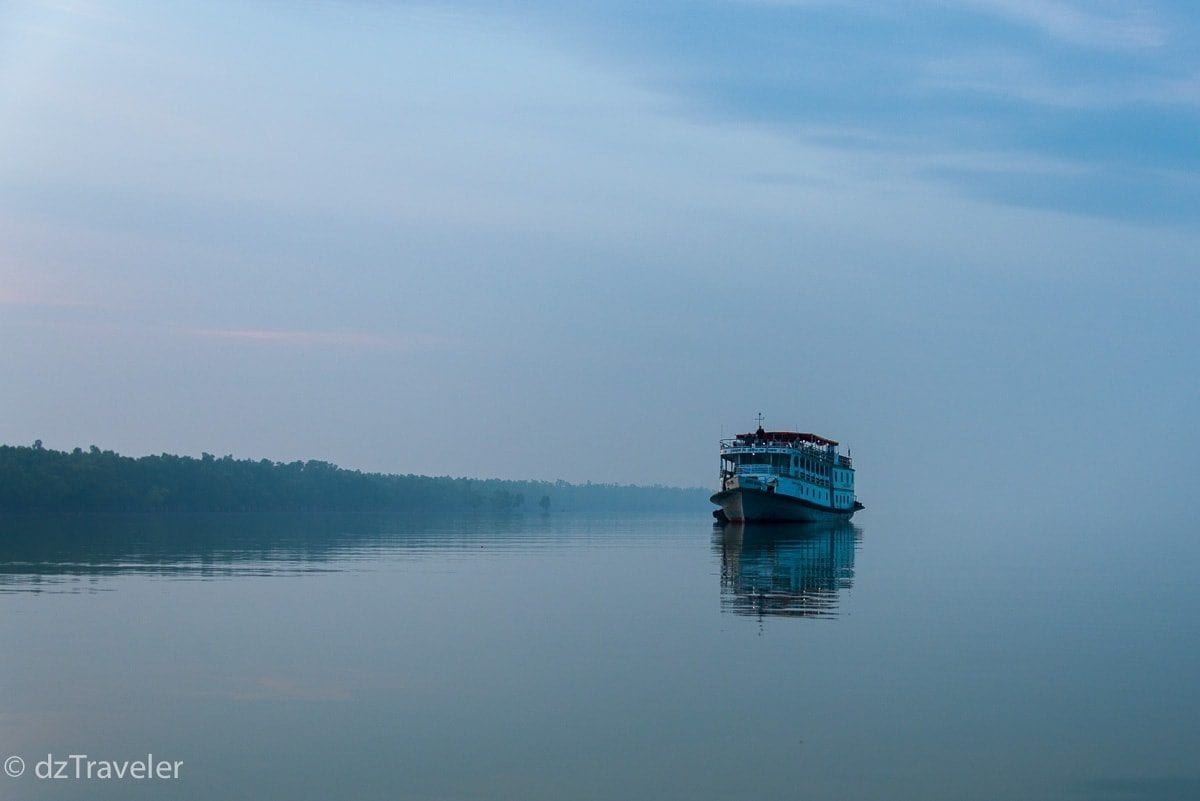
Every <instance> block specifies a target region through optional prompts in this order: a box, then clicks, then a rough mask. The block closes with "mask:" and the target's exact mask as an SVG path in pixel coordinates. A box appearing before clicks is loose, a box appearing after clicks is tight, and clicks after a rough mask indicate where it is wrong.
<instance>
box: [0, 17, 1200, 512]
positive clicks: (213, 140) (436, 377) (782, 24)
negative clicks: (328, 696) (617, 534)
mask: <svg viewBox="0 0 1200 801" xmlns="http://www.w3.org/2000/svg"><path fill="white" fill-rule="evenodd" d="M1198 19H1200V12H1197V11H1196V10H1194V9H1193V7H1192V6H1190V5H1189V4H1185V3H1165V2H1155V3H1128V2H1126V3H1115V2H1114V3H1106V2H1095V3H1083V2H1058V1H1056V0H1051V1H1048V2H1032V0H1030V1H1028V2H1027V1H1026V0H958V1H957V2H955V1H952V0H942V1H941V2H939V1H937V0H927V1H925V0H915V1H914V2H910V3H903V4H880V3H862V2H852V1H849V0H848V1H846V2H838V1H837V0H831V1H830V2H820V1H819V0H812V2H804V1H800V2H786V1H780V2H769V1H767V0H763V1H762V2H753V1H751V0H746V1H745V2H736V1H733V0H731V1H729V2H687V3H683V2H662V3H623V2H608V3H574V4H559V3H537V2H530V3H520V2H508V3H505V2H499V3H472V2H462V3H441V4H437V5H420V4H407V3H385V2H322V3H304V4H283V3H276V2H239V3H186V2H184V3H173V4H169V5H164V4H153V3H120V2H114V3H87V2H69V1H67V0H64V1H63V2H46V3H27V2H16V3H8V4H6V5H5V6H3V7H2V8H0V104H2V107H3V108H4V109H5V111H4V113H3V115H0V313H2V319H0V336H2V337H3V339H4V341H5V343H6V344H5V347H4V348H3V351H4V352H3V354H2V355H0V369H2V370H3V372H4V375H5V376H7V377H8V380H6V381H5V382H4V383H5V386H4V387H3V388H2V389H0V404H2V406H3V415H0V439H3V440H4V441H6V442H18V443H20V442H30V441H32V440H33V439H34V438H41V439H43V440H44V441H45V442H46V443H47V444H48V445H51V446H54V447H73V446H75V445H85V446H86V445H88V444H91V443H93V442H94V443H96V444H99V445H101V446H103V447H111V448H115V449H117V450H121V451H123V452H129V453H151V452H161V451H171V452H185V453H199V452H200V451H210V452H215V453H219V454H221V453H234V454H235V455H238V456H248V457H255V458H257V457H263V456H265V457H269V458H276V459H284V460H290V459H294V458H321V459H328V460H331V461H335V462H338V463H340V464H343V465H346V466H351V467H360V468H363V469H375V470H387V471H398V472H420V473H439V474H441V473H449V474H455V475H463V474H471V475H486V476H493V475H494V476H502V477H533V478H559V477H561V478H565V479H568V480H595V481H636V482H641V483H652V482H662V483H671V484H689V485H695V484H711V483H712V474H713V473H714V472H715V459H714V458H713V452H714V450H715V440H716V438H717V437H718V436H720V435H721V434H722V433H731V432H733V431H735V430H738V429H743V428H745V427H747V426H748V425H749V424H750V422H751V421H752V419H753V415H754V413H755V412H757V411H759V410H760V409H761V410H762V411H763V412H764V413H765V414H766V415H767V417H768V422H769V423H773V424H775V425H778V426H779V427H784V426H786V427H798V428H801V429H804V430H815V431H817V432H818V433H823V434H826V435H829V436H833V437H836V438H840V439H842V440H844V441H846V442H847V443H849V444H850V445H851V447H854V448H856V449H857V450H856V452H855V455H856V457H858V460H859V464H860V468H861V469H862V477H861V482H862V485H863V487H864V488H865V489H864V494H865V492H866V489H874V491H875V493H876V496H879V495H883V494H887V493H891V495H892V496H894V498H896V499H900V498H903V497H911V496H913V492H912V490H914V489H919V490H920V491H921V492H922V493H925V494H932V493H937V494H939V495H944V494H951V493H950V490H954V493H955V494H958V495H960V496H961V495H962V494H963V493H969V492H970V491H972V490H973V489H975V488H976V484H977V483H987V482H991V481H996V480H1000V479H1001V477H1003V476H1011V475H1013V473H1014V471H1015V472H1016V473H1017V474H1019V475H1021V476H1023V478H1022V479H1021V480H1022V481H1024V482H1026V483H1027V484H1028V485H1029V486H1028V487H1027V489H1028V490H1029V491H1031V492H1047V493H1065V492H1067V491H1068V490H1070V491H1072V492H1075V493H1077V494H1078V493H1081V492H1082V493H1099V492H1102V491H1109V490H1111V489H1112V483H1113V481H1114V480H1115V479H1113V478H1112V477H1111V476H1110V475H1108V474H1104V475H1097V474H1095V473H1094V472H1092V471H1094V469H1095V465H1096V464H1097V460H1100V459H1103V458H1105V454H1107V453H1109V449H1110V448H1111V444H1110V442H1111V439H1110V438H1111V437H1113V436H1120V437H1122V438H1123V437H1125V436H1129V437H1130V438H1132V439H1134V440H1136V441H1137V442H1138V443H1140V444H1139V447H1142V448H1146V449H1147V452H1148V453H1153V454H1154V460H1153V461H1154V463H1155V464H1156V465H1158V466H1159V467H1160V469H1161V473H1160V472H1157V471H1155V472H1154V473H1153V475H1151V474H1146V475H1139V477H1138V478H1137V479H1136V482H1137V488H1136V490H1130V491H1131V492H1136V494H1137V495H1138V497H1140V498H1143V499H1145V500H1146V502H1155V501H1157V502H1159V503H1162V502H1165V501H1166V500H1167V499H1169V498H1172V497H1175V496H1176V495H1177V494H1178V492H1180V491H1181V490H1182V488H1183V486H1184V485H1183V484H1182V483H1181V482H1182V480H1183V479H1182V478H1181V476H1184V475H1189V474H1190V475H1194V474H1195V470H1196V468H1197V466H1198V462H1197V457H1196V456H1194V455H1193V454H1194V453H1195V446H1196V445H1197V444H1200V443H1197V435H1196V429H1197V426H1196V420H1197V413H1198V412H1200V400H1198V398H1200V394H1198V392H1197V386H1196V379H1195V376H1194V374H1195V373H1196V370H1195V366H1196V361H1197V360H1196V351H1197V345H1198V344H1200V342H1198V339H1200V338H1198V333H1200V331H1198V325H1197V323H1196V309H1197V300H1200V291H1198V289H1200V287H1198V279H1197V278H1196V270H1195V267H1196V255H1195V254H1196V253H1197V244H1198V237H1197V236H1196V233H1195V228H1196V223H1197V221H1198V218H1200V172H1198V170H1197V167H1198V166H1200V141H1198V139H1200V134H1198V132H1200V125H1198V123H1200V55H1197V52H1196V50H1195V48H1194V47H1193V46H1192V43H1194V42H1195V41H1196V40H1197V36H1196V34H1197V24H1198ZM1115 432H1131V433H1129V434H1128V435H1126V434H1119V435H1118V434H1116V433H1115ZM650 443H653V445H651V444H650ZM1035 444H1036V445H1035ZM1031 447H1032V448H1033V450H1035V451H1038V452H1044V453H1050V452H1051V449H1053V450H1052V452H1054V453H1057V454H1060V456H1059V457H1058V458H1061V459H1064V460H1065V461H1064V462H1061V463H1057V462H1054V461H1053V460H1052V459H1050V458H1049V457H1048V456H1047V457H1046V458H1045V459H1044V460H1038V461H1037V462H1036V465H1035V469H1033V471H1032V473H1031V472H1030V469H1029V467H1028V464H1027V462H1026V461H1023V460H1027V459H1028V455H1029V453H1030V452H1031ZM1043 449H1044V450H1043ZM900 454H919V455H918V456H908V457H901V456H900ZM906 458H908V459H912V458H916V459H917V460H918V462H917V463H916V464H909V463H906V461H905V459H906ZM1042 470H1046V471H1050V470H1061V471H1063V472H1066V473H1067V474H1068V476H1069V477H1070V478H1069V480H1068V481H1067V482H1066V483H1065V484H1064V483H1062V482H1061V481H1059V480H1058V479H1055V480H1053V481H1051V480H1049V477H1048V476H1043V475H1042V474H1041V473H1040V472H1039V471H1042ZM935 472H938V473H940V474H941V475H942V478H941V479H938V480H937V481H935V480H934V479H933V478H932V477H930V476H932V475H933V474H934V473H935ZM872 474H873V476H872ZM913 474H916V475H919V476H921V478H919V479H913V478H911V476H912V475H913ZM897 476H908V477H906V478H904V480H903V481H899V482H897V481H894V480H890V478H889V477H891V478H895V477H897ZM971 476H974V477H976V478H975V479H971V478H968V477H971ZM872 480H874V482H875V486H874V487H872V486H871V482H872ZM909 481H916V482H917V483H916V484H913V485H911V486H910V485H908V484H906V483H905V482H909ZM942 481H945V482H949V484H948V485H947V484H943V483H939V482H942ZM920 494H921V493H917V495H920Z"/></svg>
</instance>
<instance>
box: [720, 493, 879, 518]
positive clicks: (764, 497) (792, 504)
mask: <svg viewBox="0 0 1200 801" xmlns="http://www.w3.org/2000/svg"><path fill="white" fill-rule="evenodd" d="M709 500H711V501H712V502H713V503H715V504H716V505H717V506H720V507H721V510H722V511H723V512H725V516H726V517H727V518H729V520H731V521H734V522H766V521H780V522H792V523H833V522H837V521H841V520H849V519H850V518H851V517H852V516H853V515H854V513H855V512H856V511H857V509H858V507H855V508H852V509H832V508H830V507H828V506H820V505H818V504H815V503H812V502H810V501H805V500H801V499H800V498H796V497H794V496H791V495H784V494H782V493H778V492H768V491H766V490H759V489H748V488H745V487H737V488H735V489H728V490H725V491H723V492H718V493H717V494H716V495H713V496H712V498H710V499H709Z"/></svg>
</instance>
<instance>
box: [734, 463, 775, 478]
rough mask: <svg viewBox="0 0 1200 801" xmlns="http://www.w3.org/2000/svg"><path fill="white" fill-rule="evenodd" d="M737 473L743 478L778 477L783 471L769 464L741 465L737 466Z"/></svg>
mask: <svg viewBox="0 0 1200 801" xmlns="http://www.w3.org/2000/svg"><path fill="white" fill-rule="evenodd" d="M737 471H738V473H740V474H741V475H744V476H750V475H754V476H780V475H783V471H782V470H781V469H780V468H778V467H776V466H775V465H770V464H741V465H738V469H737Z"/></svg>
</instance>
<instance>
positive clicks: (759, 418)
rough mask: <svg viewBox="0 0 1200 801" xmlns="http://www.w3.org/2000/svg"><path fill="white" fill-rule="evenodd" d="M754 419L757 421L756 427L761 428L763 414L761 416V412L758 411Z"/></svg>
mask: <svg viewBox="0 0 1200 801" xmlns="http://www.w3.org/2000/svg"><path fill="white" fill-rule="evenodd" d="M754 419H755V420H757V421H758V427H759V428H762V423H763V416H762V412H759V413H758V416H757V417H755V418H754Z"/></svg>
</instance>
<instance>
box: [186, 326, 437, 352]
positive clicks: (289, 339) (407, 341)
mask: <svg viewBox="0 0 1200 801" xmlns="http://www.w3.org/2000/svg"><path fill="white" fill-rule="evenodd" d="M187 333H189V334H191V335H193V336H198V337H204V338H206V339H224V340H235V341H241V342H258V343H263V344H267V345H280V346H287V347H306V346H314V345H318V346H338V347H348V348H371V349H378V350H397V351H413V350H428V349H432V348H438V347H443V346H445V345H447V344H449V340H448V339H446V338H444V337H438V336H434V335H432V334H401V335H392V336H382V335H378V334H370V333H365V332H362V331H302V330H285V329H277V328H276V329H271V328H193V329H188V330H187Z"/></svg>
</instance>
